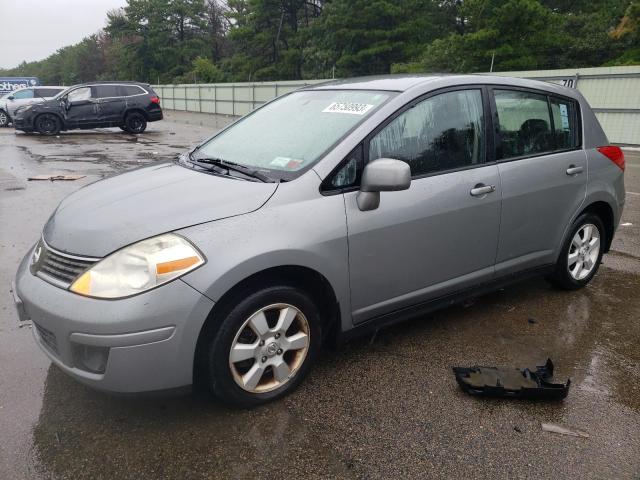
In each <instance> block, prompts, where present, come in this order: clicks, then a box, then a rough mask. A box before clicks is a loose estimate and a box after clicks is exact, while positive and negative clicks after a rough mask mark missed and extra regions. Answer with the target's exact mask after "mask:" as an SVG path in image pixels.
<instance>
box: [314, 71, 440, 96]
mask: <svg viewBox="0 0 640 480" xmlns="http://www.w3.org/2000/svg"><path fill="white" fill-rule="evenodd" d="M443 76H445V75H444V74H432V75H403V74H398V75H373V76H370V77H356V78H346V79H342V80H331V81H329V82H324V83H318V84H314V85H309V86H308V87H306V89H308V90H332V89H345V90H390V91H395V92H404V91H405V90H408V89H410V88H411V87H414V86H416V85H419V84H421V83H426V82H429V81H434V80H438V79H440V78H442V77H443Z"/></svg>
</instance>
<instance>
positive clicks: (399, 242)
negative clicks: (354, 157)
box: [345, 88, 501, 323]
mask: <svg viewBox="0 0 640 480" xmlns="http://www.w3.org/2000/svg"><path fill="white" fill-rule="evenodd" d="M483 95H484V94H483V90H482V89H481V88H477V89H475V88H471V89H469V88H467V89H458V90H451V91H448V92H445V93H440V94H437V95H433V96H430V97H428V98H426V99H422V100H420V101H416V102H414V103H413V104H412V105H409V106H407V108H406V109H405V110H404V111H402V112H400V113H399V114H398V115H396V116H395V117H394V118H392V119H390V121H388V122H387V123H386V125H383V126H382V127H381V128H380V129H378V131H377V132H374V134H373V136H372V137H371V138H370V139H369V141H367V142H365V153H368V155H365V156H367V157H368V160H369V161H371V160H374V159H376V158H383V157H386V158H395V159H399V160H403V161H406V162H407V163H408V164H409V165H410V167H411V173H412V177H413V178H412V183H411V187H410V188H409V190H406V191H400V192H383V193H382V194H381V199H380V206H379V207H378V208H377V209H376V210H372V211H366V212H362V211H360V210H359V209H358V206H357V204H356V196H357V194H358V193H357V192H351V193H346V194H345V208H346V212H347V226H348V238H349V268H350V285H351V304H352V316H353V321H354V323H360V322H363V321H365V320H368V319H371V318H373V317H377V316H379V315H383V314H385V313H389V312H392V311H394V310H398V309H401V308H404V307H408V306H411V305H415V304H418V303H421V302H424V301H428V300H432V299H434V298H437V297H439V296H442V295H446V294H448V293H452V292H455V291H457V290H460V289H463V288H465V287H468V286H470V285H473V284H475V283H479V282H482V281H486V280H488V279H491V278H492V276H493V271H494V261H495V255H496V249H497V242H498V230H499V222H500V197H501V187H500V179H499V175H498V168H497V166H496V165H495V164H494V163H486V161H487V158H486V151H487V148H486V139H487V127H486V121H485V120H486V115H485V109H486V108H487V107H486V105H487V103H486V99H485V102H484V104H483Z"/></svg>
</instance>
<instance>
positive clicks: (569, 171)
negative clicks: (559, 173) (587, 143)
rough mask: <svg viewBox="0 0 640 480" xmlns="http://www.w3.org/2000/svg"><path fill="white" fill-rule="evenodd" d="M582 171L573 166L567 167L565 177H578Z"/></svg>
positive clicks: (580, 168)
mask: <svg viewBox="0 0 640 480" xmlns="http://www.w3.org/2000/svg"><path fill="white" fill-rule="evenodd" d="M583 170H584V168H582V167H576V166H575V165H569V168H567V175H578V174H579V173H582V171H583Z"/></svg>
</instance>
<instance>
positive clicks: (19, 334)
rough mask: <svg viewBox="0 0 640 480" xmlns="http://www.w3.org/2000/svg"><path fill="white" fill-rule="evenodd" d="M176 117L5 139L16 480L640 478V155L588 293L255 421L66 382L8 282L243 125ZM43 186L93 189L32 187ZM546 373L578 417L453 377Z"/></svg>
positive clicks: (545, 303)
mask: <svg viewBox="0 0 640 480" xmlns="http://www.w3.org/2000/svg"><path fill="white" fill-rule="evenodd" d="M167 117H168V118H167V120H165V121H163V122H159V123H154V124H150V126H149V130H148V133H146V134H144V135H141V136H139V137H135V136H131V135H128V134H125V133H122V132H120V131H119V130H116V129H105V130H94V131H86V132H73V133H68V134H62V135H60V136H59V137H52V138H43V137H39V136H35V135H34V136H27V135H24V134H16V133H14V131H13V130H12V129H8V128H5V129H0V251H1V252H2V254H1V259H2V261H1V262H0V286H1V288H0V479H3V480H4V479H23V478H69V479H75V478H109V479H110V478H135V479H146V478H153V479H157V478H180V479H189V478H270V479H281V478H372V479H373V478H401V477H404V478H451V477H458V478H505V477H508V478H629V479H638V478H640V321H639V320H640V293H639V291H640V152H627V170H626V175H625V176H626V186H627V191H628V195H627V204H626V207H625V211H624V216H623V219H622V223H623V225H622V226H620V228H619V230H618V234H617V237H616V239H615V241H614V243H613V250H612V252H611V253H610V254H608V255H606V256H605V257H604V263H603V265H602V267H601V269H600V271H599V273H598V275H597V276H596V277H595V279H594V281H593V282H592V283H591V284H590V285H589V286H588V287H587V288H585V289H583V290H580V291H578V292H563V291H559V290H556V289H554V288H552V287H551V286H549V285H548V284H547V283H546V282H545V281H544V280H539V279H537V280H531V281H527V282H524V283H520V284H517V285H514V286H510V287H507V288H505V289H503V290H499V291H496V292H494V293H491V294H489V295H486V296H484V297H481V298H478V299H476V300H473V301H468V302H467V303H464V304H462V305H458V306H455V307H452V308H448V309H446V310H442V311H440V312H438V313H436V314H434V315H431V316H428V317H423V318H417V319H415V320H412V321H410V322H407V323H404V324H401V325H397V326H394V327H392V328H389V329H386V330H383V331H380V332H379V333H378V334H377V335H376V336H375V338H374V337H363V338H360V339H357V340H354V341H352V342H350V343H349V344H347V345H344V346H342V347H339V348H338V349H333V350H327V351H325V352H324V353H323V354H322V356H321V358H320V360H319V362H318V364H317V365H316V367H315V368H314V369H313V371H312V372H311V374H310V375H309V377H308V378H307V379H306V381H305V382H304V383H303V384H302V386H301V387H300V388H299V389H298V390H297V391H296V392H294V393H293V394H292V395H290V396H288V397H287V398H285V399H284V400H281V401H279V402H276V403H273V404H270V405H267V406H264V407H261V408H257V409H254V410H249V411H246V410H234V409H230V408H227V407H224V406H222V405H220V404H219V403H217V402H216V401H213V400H211V399H209V398H207V397H205V396H202V395H200V394H187V395H184V394H183V395H171V396H169V395H154V396H135V397H118V396H111V395H107V394H104V393H100V392H96V391H93V390H90V389H89V388H87V387H84V386H82V385H80V384H78V383H76V382H75V381H73V380H72V379H70V378H68V377H67V376H66V375H64V374H63V373H62V372H61V371H60V370H59V369H58V368H56V367H55V366H53V365H51V364H50V362H49V361H48V360H47V359H46V357H45V356H44V354H42V353H41V352H40V350H39V348H38V347H37V346H36V345H35V343H34V341H33V338H32V333H31V327H30V325H29V324H28V323H25V324H19V323H18V319H17V315H16V313H15V311H14V307H13V300H12V297H11V295H10V293H9V283H10V281H11V279H12V278H13V276H14V273H15V270H16V268H17V265H18V262H19V261H20V259H21V258H22V256H23V255H24V253H25V252H26V251H27V250H28V249H29V247H30V246H31V245H32V244H33V243H34V242H35V241H36V240H37V238H38V237H39V234H40V231H41V228H42V226H43V225H44V223H45V222H46V220H47V218H48V217H49V215H50V213H51V212H52V211H53V209H54V208H55V206H56V205H57V203H58V202H59V201H60V200H61V199H62V198H63V197H64V196H66V195H67V194H69V193H71V192H73V191H75V190H76V189H78V188H80V187H81V186H83V185H85V184H87V183H90V182H93V181H95V180H98V179H100V178H102V177H104V176H107V175H111V174H113V173H115V172H119V171H123V170H126V169H128V168H133V167H136V166H138V165H142V164H145V163H149V162H154V161H161V160H166V159H171V158H173V157H175V155H176V154H177V153H179V152H181V151H184V150H185V149H186V148H187V147H189V146H190V145H193V144H195V143H196V142H198V141H199V140H201V139H203V138H206V137H207V136H208V135H210V134H211V133H213V132H214V131H215V130H216V129H217V128H220V127H221V126H223V125H224V124H225V123H226V122H227V121H228V119H225V118H221V117H205V116H201V115H195V114H179V113H173V112H171V113H169V114H168V115H167ZM187 122H189V123H187ZM42 174H81V175H86V177H85V178H83V179H80V180H76V181H72V182H60V181H57V182H49V181H45V182H36V181H27V177H29V176H33V175H42ZM627 224H628V225H627ZM548 357H550V358H552V359H553V361H554V363H555V365H556V378H557V379H559V380H560V381H563V380H565V379H566V378H567V377H571V381H572V386H571V390H570V392H569V396H568V397H567V399H566V400H565V401H563V402H556V403H552V402H528V401H514V400H498V399H492V400H489V399H479V398H474V397H470V396H467V395H466V394H464V393H463V392H462V391H461V390H460V389H459V388H458V386H457V384H456V382H455V378H454V376H453V374H452V371H451V367H452V366H456V365H475V364H481V365H506V366H518V367H533V366H535V365H542V364H543V363H544V362H545V360H546V359H547V358H548ZM548 422H551V423H555V424H558V425H561V426H563V427H565V428H569V429H577V430H581V431H583V432H586V433H587V434H588V435H589V437H588V438H579V437H573V436H565V435H559V434H555V433H549V432H545V431H543V430H542V428H541V424H542V423H548Z"/></svg>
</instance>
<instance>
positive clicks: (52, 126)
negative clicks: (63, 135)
mask: <svg viewBox="0 0 640 480" xmlns="http://www.w3.org/2000/svg"><path fill="white" fill-rule="evenodd" d="M60 128H61V125H60V119H59V118H58V117H56V116H55V115H52V114H50V113H44V114H42V115H40V116H39V117H38V118H36V130H37V131H38V133H41V134H42V135H57V134H58V133H60Z"/></svg>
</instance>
